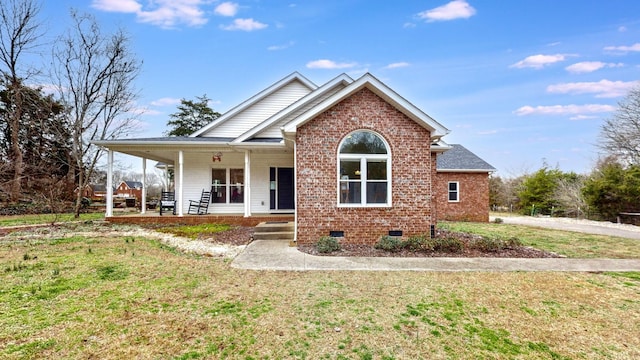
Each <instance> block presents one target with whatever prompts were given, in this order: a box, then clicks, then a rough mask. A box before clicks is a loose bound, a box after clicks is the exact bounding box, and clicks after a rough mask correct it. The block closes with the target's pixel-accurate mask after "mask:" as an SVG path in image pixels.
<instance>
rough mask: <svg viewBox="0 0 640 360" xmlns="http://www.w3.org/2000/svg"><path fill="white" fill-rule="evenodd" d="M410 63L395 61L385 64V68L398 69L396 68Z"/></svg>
mask: <svg viewBox="0 0 640 360" xmlns="http://www.w3.org/2000/svg"><path fill="white" fill-rule="evenodd" d="M410 65H411V64H409V63H408V62H397V63H392V64H389V65H387V66H385V69H398V68H403V67H407V66H410Z"/></svg>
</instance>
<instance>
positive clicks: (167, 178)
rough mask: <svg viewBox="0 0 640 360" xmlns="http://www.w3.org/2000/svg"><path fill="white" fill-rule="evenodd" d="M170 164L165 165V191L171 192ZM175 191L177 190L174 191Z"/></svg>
mask: <svg viewBox="0 0 640 360" xmlns="http://www.w3.org/2000/svg"><path fill="white" fill-rule="evenodd" d="M173 176H175V174H173ZM170 188H171V187H170V186H169V164H164V191H169V189H170ZM174 190H175V189H174Z"/></svg>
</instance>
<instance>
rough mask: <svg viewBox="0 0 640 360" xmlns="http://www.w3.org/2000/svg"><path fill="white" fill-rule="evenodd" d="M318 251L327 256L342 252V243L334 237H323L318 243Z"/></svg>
mask: <svg viewBox="0 0 640 360" xmlns="http://www.w3.org/2000/svg"><path fill="white" fill-rule="evenodd" d="M316 249H318V252H320V253H323V254H326V253H330V252H334V251H338V250H340V243H339V242H338V239H336V238H334V237H333V236H323V237H321V238H320V240H318V242H317V243H316Z"/></svg>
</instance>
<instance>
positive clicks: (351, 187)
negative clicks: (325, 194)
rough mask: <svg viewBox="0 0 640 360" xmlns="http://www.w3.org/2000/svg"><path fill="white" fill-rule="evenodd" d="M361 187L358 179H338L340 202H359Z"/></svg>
mask: <svg viewBox="0 0 640 360" xmlns="http://www.w3.org/2000/svg"><path fill="white" fill-rule="evenodd" d="M361 187H362V185H361V184H360V181H340V203H341V204H360V202H361V199H362V197H361V191H360V188H361Z"/></svg>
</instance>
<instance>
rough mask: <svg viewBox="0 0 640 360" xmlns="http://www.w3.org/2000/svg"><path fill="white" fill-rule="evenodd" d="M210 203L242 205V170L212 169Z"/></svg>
mask: <svg viewBox="0 0 640 360" xmlns="http://www.w3.org/2000/svg"><path fill="white" fill-rule="evenodd" d="M211 202H212V203H219V204H234V203H235V204H241V203H243V202H244V169H212V170H211Z"/></svg>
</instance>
